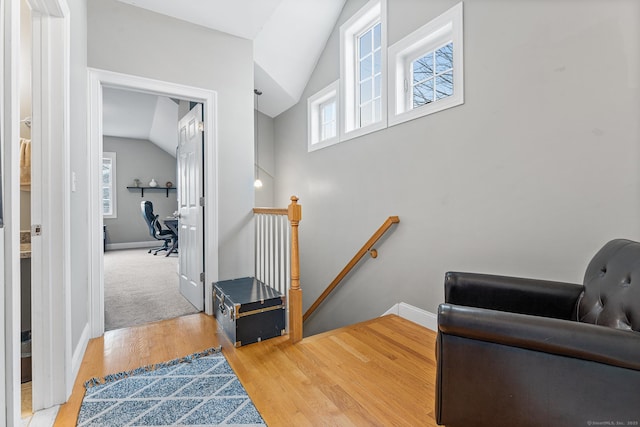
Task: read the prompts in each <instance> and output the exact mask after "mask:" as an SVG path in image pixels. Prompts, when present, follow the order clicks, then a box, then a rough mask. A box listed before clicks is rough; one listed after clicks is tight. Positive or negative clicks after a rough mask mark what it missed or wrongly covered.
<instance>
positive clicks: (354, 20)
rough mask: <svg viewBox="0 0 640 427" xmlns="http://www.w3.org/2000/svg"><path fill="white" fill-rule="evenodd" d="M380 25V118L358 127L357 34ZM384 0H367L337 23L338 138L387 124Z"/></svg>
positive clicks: (385, 8)
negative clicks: (338, 71) (338, 58)
mask: <svg viewBox="0 0 640 427" xmlns="http://www.w3.org/2000/svg"><path fill="white" fill-rule="evenodd" d="M377 22H380V23H381V24H382V26H381V31H380V45H381V68H382V77H381V81H380V86H381V87H380V93H381V99H380V103H381V105H380V120H379V121H377V122H373V123H370V124H368V125H366V126H362V127H360V126H359V121H360V120H359V104H360V102H359V85H358V83H359V80H360V78H359V69H358V45H357V40H358V37H359V36H360V35H362V34H363V33H365V32H366V31H367V30H368V29H370V28H371V27H372V26H373V25H374V24H375V23H377ZM386 74H387V2H386V0H370V1H369V2H368V3H367V4H366V5H364V6H363V7H362V8H361V9H360V10H359V11H358V12H356V14H354V15H353V16H352V17H351V18H350V19H349V20H348V21H347V22H345V23H344V24H342V25H341V26H340V93H341V95H342V96H341V100H340V104H341V120H340V140H341V141H346V140H349V139H351V138H356V137H358V136H362V135H366V134H368V133H371V132H375V131H378V130H380V129H384V128H386V127H387V76H386Z"/></svg>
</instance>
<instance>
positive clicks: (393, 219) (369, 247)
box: [302, 216, 400, 322]
mask: <svg viewBox="0 0 640 427" xmlns="http://www.w3.org/2000/svg"><path fill="white" fill-rule="evenodd" d="M399 222H400V218H398V217H397V216H390V217H389V218H387V220H386V221H385V222H384V224H382V225H381V226H380V228H378V230H377V231H376V232H375V233H373V236H371V238H370V239H369V240H367V243H365V244H364V246H362V248H360V250H359V251H358V253H357V254H356V255H355V256H354V257H353V258H352V259H351V261H349V263H348V264H347V265H346V266H345V267H344V268H343V269H342V271H341V272H340V273H338V275H337V276H336V278H335V279H333V281H332V282H331V283H330V284H329V286H327V289H325V290H324V292H323V293H322V294H321V295H320V296H319V297H318V299H317V300H316V301H315V302H314V303H313V304H311V307H309V309H308V310H307V311H306V312H305V313H304V316H302V321H303V322H304V321H306V320H307V319H308V318H309V316H311V314H313V312H314V311H315V310H316V309H317V308H318V307H319V306H320V304H322V302H323V301H324V300H325V299H326V298H327V297H328V296H329V294H330V293H331V292H333V290H334V289H335V288H336V287H337V286H338V285H339V284H340V282H341V281H342V279H344V278H345V277H346V276H347V274H349V272H350V271H351V270H352V269H353V267H355V266H356V264H358V261H360V260H361V259H362V257H364V256H365V255H366V254H367V253H371V256H372V257H373V258H375V257H377V256H378V252H377V251H376V250H375V249H373V245H375V244H376V242H377V241H378V240H379V239H380V238H381V237H382V236H383V235H384V233H386V232H387V230H389V228H391V226H392V225H393V224H397V223H399Z"/></svg>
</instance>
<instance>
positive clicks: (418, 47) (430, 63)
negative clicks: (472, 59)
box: [389, 3, 464, 125]
mask: <svg viewBox="0 0 640 427" xmlns="http://www.w3.org/2000/svg"><path fill="white" fill-rule="evenodd" d="M462 40H463V37H462V3H459V4H457V5H456V6H454V7H453V8H451V9H449V10H448V11H446V12H445V13H443V14H442V15H440V16H439V17H437V18H436V19H434V20H432V21H431V22H429V23H427V24H426V25H424V26H423V27H422V28H420V29H418V30H417V31H415V32H413V33H412V34H410V35H409V36H407V37H405V38H404V39H402V40H400V41H399V42H398V43H396V44H394V45H393V46H391V47H390V48H389V58H390V61H391V64H392V66H391V68H390V73H391V75H390V82H391V83H390V84H392V85H395V87H393V88H392V89H393V90H392V92H393V96H392V97H391V105H392V108H391V113H390V114H389V124H390V125H394V124H397V123H402V122H405V121H407V120H412V119H415V118H418V117H421V116H425V115H427V114H432V113H435V112H437V111H441V110H444V109H446V108H450V107H454V106H456V105H460V104H462V103H463V102H464V92H463V74H462V70H463V67H462V51H463V49H462Z"/></svg>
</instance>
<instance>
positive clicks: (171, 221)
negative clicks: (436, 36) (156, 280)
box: [164, 218, 178, 256]
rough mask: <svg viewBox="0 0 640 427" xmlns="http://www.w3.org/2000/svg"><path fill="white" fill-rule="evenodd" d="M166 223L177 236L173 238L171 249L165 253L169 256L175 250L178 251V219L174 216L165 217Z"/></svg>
mask: <svg viewBox="0 0 640 427" xmlns="http://www.w3.org/2000/svg"><path fill="white" fill-rule="evenodd" d="M164 225H166V226H167V228H168V229H169V230H171V231H173V234H175V235H176V238H175V239H173V244H172V245H171V248H169V250H168V251H167V254H166V255H165V256H169V255H170V254H172V253H174V252H175V253H178V220H177V219H174V218H168V219H165V220H164Z"/></svg>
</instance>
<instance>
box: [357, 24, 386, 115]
mask: <svg viewBox="0 0 640 427" xmlns="http://www.w3.org/2000/svg"><path fill="white" fill-rule="evenodd" d="M381 27H382V24H380V23H379V22H378V23H376V24H375V25H374V26H373V27H371V28H369V29H368V30H367V31H366V32H365V33H364V34H362V35H361V36H360V37H358V47H359V49H358V57H359V58H358V69H359V73H358V74H359V81H358V88H359V91H360V97H359V98H360V105H359V109H358V113H359V116H360V127H363V126H367V125H369V124H371V123H375V122H378V121H380V108H381V104H382V101H381V96H382V91H381V83H382V48H381V37H380V31H381Z"/></svg>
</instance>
